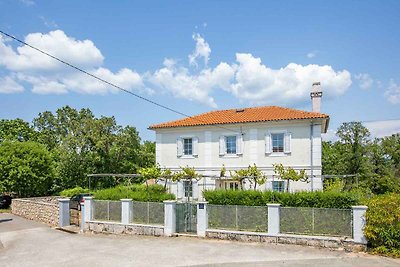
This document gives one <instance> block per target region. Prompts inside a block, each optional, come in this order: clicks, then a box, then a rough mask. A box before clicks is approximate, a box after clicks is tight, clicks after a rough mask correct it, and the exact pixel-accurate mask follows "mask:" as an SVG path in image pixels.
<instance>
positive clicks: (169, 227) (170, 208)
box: [164, 200, 176, 236]
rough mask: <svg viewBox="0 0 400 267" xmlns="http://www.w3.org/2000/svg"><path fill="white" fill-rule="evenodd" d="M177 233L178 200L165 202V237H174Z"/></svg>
mask: <svg viewBox="0 0 400 267" xmlns="http://www.w3.org/2000/svg"><path fill="white" fill-rule="evenodd" d="M175 232H176V200H165V201H164V235H165V236H172V235H173V234H175Z"/></svg>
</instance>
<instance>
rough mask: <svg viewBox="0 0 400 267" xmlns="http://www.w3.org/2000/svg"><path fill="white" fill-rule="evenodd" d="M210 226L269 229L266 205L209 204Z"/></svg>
mask: <svg viewBox="0 0 400 267" xmlns="http://www.w3.org/2000/svg"><path fill="white" fill-rule="evenodd" d="M207 211H208V226H209V227H210V228H213V229H233V230H244V231H255V232H267V231H268V208H267V207H266V206H238V205H208V207H207Z"/></svg>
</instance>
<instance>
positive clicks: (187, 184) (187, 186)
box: [183, 181, 193, 197]
mask: <svg viewBox="0 0 400 267" xmlns="http://www.w3.org/2000/svg"><path fill="white" fill-rule="evenodd" d="M183 188H184V190H185V197H193V186H192V181H183Z"/></svg>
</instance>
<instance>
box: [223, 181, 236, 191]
mask: <svg viewBox="0 0 400 267" xmlns="http://www.w3.org/2000/svg"><path fill="white" fill-rule="evenodd" d="M222 187H223V188H224V189H227V190H238V189H239V183H238V182H236V181H224V182H223V183H222Z"/></svg>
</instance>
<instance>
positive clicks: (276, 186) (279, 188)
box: [272, 181, 285, 192]
mask: <svg viewBox="0 0 400 267" xmlns="http://www.w3.org/2000/svg"><path fill="white" fill-rule="evenodd" d="M272 191H274V192H283V191H285V182H284V181H272Z"/></svg>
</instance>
